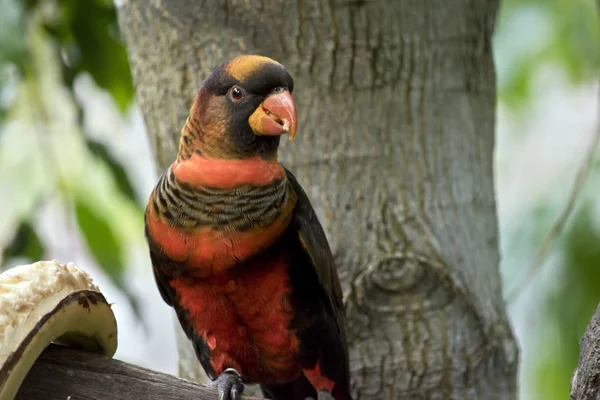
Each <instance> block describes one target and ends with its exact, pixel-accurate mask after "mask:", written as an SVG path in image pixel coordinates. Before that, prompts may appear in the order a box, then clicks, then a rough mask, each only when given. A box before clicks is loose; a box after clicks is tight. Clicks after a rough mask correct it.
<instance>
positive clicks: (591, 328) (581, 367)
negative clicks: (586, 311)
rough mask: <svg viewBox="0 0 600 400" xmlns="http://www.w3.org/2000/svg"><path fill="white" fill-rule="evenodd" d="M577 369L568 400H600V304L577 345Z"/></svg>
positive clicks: (572, 379)
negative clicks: (578, 352) (578, 348)
mask: <svg viewBox="0 0 600 400" xmlns="http://www.w3.org/2000/svg"><path fill="white" fill-rule="evenodd" d="M579 347H580V354H579V362H578V363H577V368H575V371H574V372H573V377H572V378H571V396H570V400H598V399H599V398H600V304H599V305H598V309H597V310H596V314H594V316H593V317H592V320H591V321H590V324H589V325H588V327H587V329H586V330H585V334H584V335H583V337H582V338H581V341H580V343H579Z"/></svg>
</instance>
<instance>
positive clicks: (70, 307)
mask: <svg viewBox="0 0 600 400" xmlns="http://www.w3.org/2000/svg"><path fill="white" fill-rule="evenodd" d="M51 342H57V343H61V344H66V345H68V346H73V347H79V348H83V349H86V350H89V351H94V352H100V353H103V354H105V355H106V356H108V357H112V356H113V355H114V353H115V351H116V349H117V323H116V320H115V317H114V314H113V312H112V310H111V308H110V305H109V304H108V303H107V301H106V299H105V298H104V296H102V294H101V293H100V290H99V289H98V287H97V286H96V285H94V283H93V281H92V279H91V277H90V276H89V275H88V274H87V273H86V272H84V271H82V270H81V269H79V268H78V267H76V266H75V265H73V264H60V263H59V262H58V261H56V260H52V261H39V262H36V263H34V264H30V265H20V266H17V267H15V268H12V269H10V270H8V271H6V272H4V273H2V274H0V400H12V399H13V398H14V397H15V395H16V393H17V391H18V389H19V386H20V385H21V383H22V381H23V379H24V378H25V376H26V375H27V372H28V371H29V369H30V368H31V366H32V365H33V363H34V362H35V360H36V359H37V358H38V356H39V355H40V354H41V352H42V351H43V350H44V349H45V348H46V347H47V346H48V345H49V344H50V343H51Z"/></svg>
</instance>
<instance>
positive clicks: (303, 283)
mask: <svg viewBox="0 0 600 400" xmlns="http://www.w3.org/2000/svg"><path fill="white" fill-rule="evenodd" d="M293 88H294V81H293V79H292V77H291V76H290V74H289V73H288V72H287V71H286V69H285V68H284V67H283V66H282V65H281V64H279V63H278V62H276V61H274V60H272V59H270V58H267V57H262V56H256V55H244V56H239V57H237V58H234V59H233V60H230V61H229V62H226V63H224V64H223V65H221V66H220V67H218V68H217V69H216V70H214V71H213V72H212V73H211V74H210V76H209V77H208V78H207V79H206V80H205V81H204V83H203V84H202V86H201V88H200V90H199V91H198V93H197V95H196V97H195V99H194V103H193V105H192V107H191V110H190V114H189V117H188V118H187V121H186V123H185V126H184V127H183V129H182V132H181V140H180V144H179V151H178V155H177V159H176V161H175V162H174V163H173V164H172V165H171V166H170V167H169V168H168V169H167V170H166V171H165V172H164V173H163V174H162V176H161V177H160V179H159V181H158V184H157V185H156V187H155V188H154V190H153V191H152V193H151V195H150V198H149V201H148V205H147V207H146V214H145V227H146V238H147V241H148V245H149V248H150V257H151V260H152V265H153V271H154V275H155V278H156V283H157V285H158V288H159V291H160V293H161V295H162V297H163V299H164V301H165V302H167V304H169V305H170V306H172V307H173V308H174V309H175V311H176V313H177V316H178V318H179V321H180V323H181V326H182V328H183V329H184V331H185V333H186V334H187V337H188V338H189V339H190V340H191V341H192V343H193V346H194V349H195V351H196V355H197V357H198V359H199V361H200V363H201V365H202V367H203V368H204V370H205V371H206V373H207V375H208V376H209V378H210V379H211V380H213V383H214V384H216V385H217V388H218V391H219V399H221V400H238V399H239V398H240V395H241V393H242V392H243V389H244V383H259V384H260V385H261V388H262V390H263V392H264V394H265V396H267V397H269V398H272V399H279V400H295V399H298V400H304V399H305V398H317V397H318V398H319V399H332V398H333V399H335V400H351V395H350V389H349V386H350V385H349V372H348V371H349V366H348V351H347V344H346V335H345V327H344V323H345V321H344V309H343V303H342V292H341V288H340V283H339V278H338V274H337V271H336V268H335V265H334V260H333V256H332V254H331V250H330V247H329V244H328V242H327V238H326V236H325V233H324V231H323V228H322V227H321V224H320V223H319V221H318V219H317V216H316V214H315V211H314V210H313V208H312V206H311V204H310V201H309V199H308V197H307V195H306V193H305V192H304V190H303V189H302V187H301V186H300V184H299V183H298V181H297V180H296V178H295V177H294V175H292V173H291V172H290V171H289V170H287V169H286V168H284V167H283V166H282V165H281V164H280V163H279V162H278V160H277V150H278V147H279V141H280V138H281V135H283V134H285V133H289V135H290V136H289V137H290V139H293V138H294V136H295V135H296V129H297V119H296V105H295V103H294V100H293V98H292V95H291V94H292V91H293Z"/></svg>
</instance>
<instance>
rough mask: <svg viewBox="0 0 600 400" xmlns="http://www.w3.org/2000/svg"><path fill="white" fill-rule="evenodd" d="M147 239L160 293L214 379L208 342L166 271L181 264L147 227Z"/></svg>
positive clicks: (209, 375) (201, 363)
mask: <svg viewBox="0 0 600 400" xmlns="http://www.w3.org/2000/svg"><path fill="white" fill-rule="evenodd" d="M146 240H147V241H148V245H149V247H150V260H151V261H152V271H153V272H154V279H155V281H156V286H157V287H158V291H159V292H160V295H161V296H162V298H163V300H164V301H165V303H167V304H168V305H169V306H171V307H173V309H175V313H176V314H177V319H179V323H180V324H181V328H182V329H183V331H184V332H185V335H186V336H187V337H188V339H190V341H191V342H192V344H193V346H194V350H195V352H196V357H197V358H198V361H200V365H202V368H204V371H205V372H206V375H208V377H209V378H210V379H214V370H213V366H212V364H211V363H210V349H209V347H208V345H207V344H206V341H205V340H204V339H203V338H202V337H200V336H199V335H197V334H196V333H195V332H194V329H193V327H192V325H191V324H190V323H189V321H188V318H187V311H186V310H185V309H183V308H182V307H180V306H179V303H178V302H177V297H176V294H175V290H173V288H172V287H171V286H170V285H169V282H170V281H171V279H172V278H171V276H170V275H169V274H167V273H166V272H165V271H178V270H180V269H181V266H180V265H178V264H177V262H175V261H173V260H172V259H170V258H169V257H168V256H166V255H164V254H162V252H161V251H160V250H159V248H158V246H157V245H156V244H155V243H154V242H153V241H152V238H151V237H150V235H149V234H148V230H147V229H146Z"/></svg>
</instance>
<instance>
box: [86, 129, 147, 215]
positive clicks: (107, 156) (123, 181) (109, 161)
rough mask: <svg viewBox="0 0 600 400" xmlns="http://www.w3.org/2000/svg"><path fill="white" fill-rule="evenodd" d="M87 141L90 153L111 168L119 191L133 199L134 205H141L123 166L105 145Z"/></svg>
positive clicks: (91, 140) (88, 139) (90, 140)
mask: <svg viewBox="0 0 600 400" xmlns="http://www.w3.org/2000/svg"><path fill="white" fill-rule="evenodd" d="M85 141H86V144H87V147H88V149H89V150H90V152H91V153H92V154H93V155H95V156H96V157H98V158H100V159H102V160H103V161H104V162H105V163H106V165H107V166H108V167H109V168H110V170H111V173H112V175H113V177H114V178H115V181H116V182H117V187H118V188H119V191H120V192H121V193H123V194H124V195H125V196H127V197H128V198H129V199H131V200H132V201H133V202H134V203H136V204H139V202H138V199H137V196H136V193H135V190H134V189H133V186H132V185H131V181H130V180H129V176H128V175H127V171H126V170H125V168H124V167H123V166H122V165H121V163H119V162H118V161H117V160H116V159H115V158H114V157H113V155H112V154H111V153H110V151H109V150H108V149H107V148H106V146H105V145H104V144H102V143H100V142H98V141H96V140H93V139H90V138H86V140H85Z"/></svg>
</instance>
